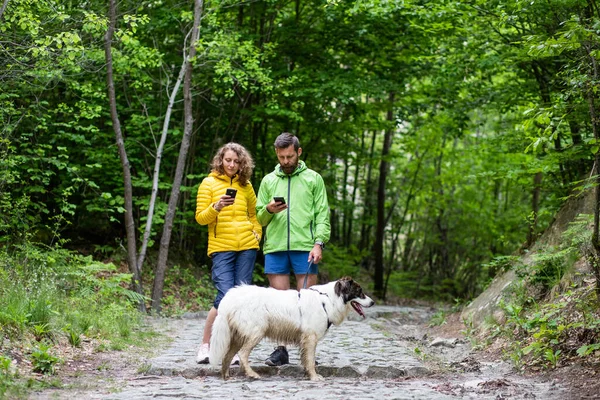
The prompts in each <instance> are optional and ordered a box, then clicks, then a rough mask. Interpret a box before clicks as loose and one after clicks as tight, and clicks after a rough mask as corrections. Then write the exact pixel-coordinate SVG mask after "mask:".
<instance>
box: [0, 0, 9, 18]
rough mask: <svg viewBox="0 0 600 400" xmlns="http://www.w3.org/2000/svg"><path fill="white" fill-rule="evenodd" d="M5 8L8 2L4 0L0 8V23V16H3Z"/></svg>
mask: <svg viewBox="0 0 600 400" xmlns="http://www.w3.org/2000/svg"><path fill="white" fill-rule="evenodd" d="M6 6H8V0H4V3H2V8H0V21H2V15H3V14H4V10H6Z"/></svg>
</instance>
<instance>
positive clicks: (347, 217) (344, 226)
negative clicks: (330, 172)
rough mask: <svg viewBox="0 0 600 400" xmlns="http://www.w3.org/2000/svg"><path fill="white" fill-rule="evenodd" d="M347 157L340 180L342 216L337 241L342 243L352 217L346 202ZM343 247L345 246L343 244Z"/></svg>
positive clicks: (348, 165)
mask: <svg viewBox="0 0 600 400" xmlns="http://www.w3.org/2000/svg"><path fill="white" fill-rule="evenodd" d="M348 157H349V155H346V157H345V158H344V175H343V178H342V184H343V185H344V186H343V187H342V210H344V216H343V220H342V229H340V232H339V238H338V239H339V240H340V241H341V242H342V243H344V242H343V241H344V234H345V232H346V230H347V229H348V223H349V221H350V220H351V219H352V215H350V209H351V208H350V204H349V202H348V171H349V170H350V163H349V162H348ZM344 245H347V244H346V243H344Z"/></svg>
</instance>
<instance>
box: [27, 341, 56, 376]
mask: <svg viewBox="0 0 600 400" xmlns="http://www.w3.org/2000/svg"><path fill="white" fill-rule="evenodd" d="M51 347H52V346H51V345H50V344H46V343H43V342H42V343H40V344H39V346H38V347H37V348H36V349H34V351H33V352H32V353H31V362H32V364H33V371H34V372H39V373H42V374H48V375H53V374H54V370H55V366H56V364H57V363H59V362H60V359H59V358H58V357H56V356H54V355H52V354H51V353H50V352H49V350H50V349H51Z"/></svg>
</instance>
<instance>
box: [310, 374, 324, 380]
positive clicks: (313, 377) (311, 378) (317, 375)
mask: <svg viewBox="0 0 600 400" xmlns="http://www.w3.org/2000/svg"><path fill="white" fill-rule="evenodd" d="M310 380H311V381H323V380H325V379H324V378H323V376H321V375H319V374H314V375H313V376H311V377H310Z"/></svg>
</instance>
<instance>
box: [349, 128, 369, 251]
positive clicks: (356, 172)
mask: <svg viewBox="0 0 600 400" xmlns="http://www.w3.org/2000/svg"><path fill="white" fill-rule="evenodd" d="M365 135H366V131H364V130H363V134H362V137H361V139H360V152H359V153H358V154H357V155H356V160H355V163H354V182H352V185H353V188H352V204H351V207H350V213H351V214H350V221H348V228H347V231H346V232H345V233H344V236H345V238H344V243H345V245H346V247H349V246H350V245H351V244H352V223H353V222H354V209H355V204H356V194H357V193H358V175H359V172H360V165H361V164H362V162H363V159H364V152H365Z"/></svg>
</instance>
